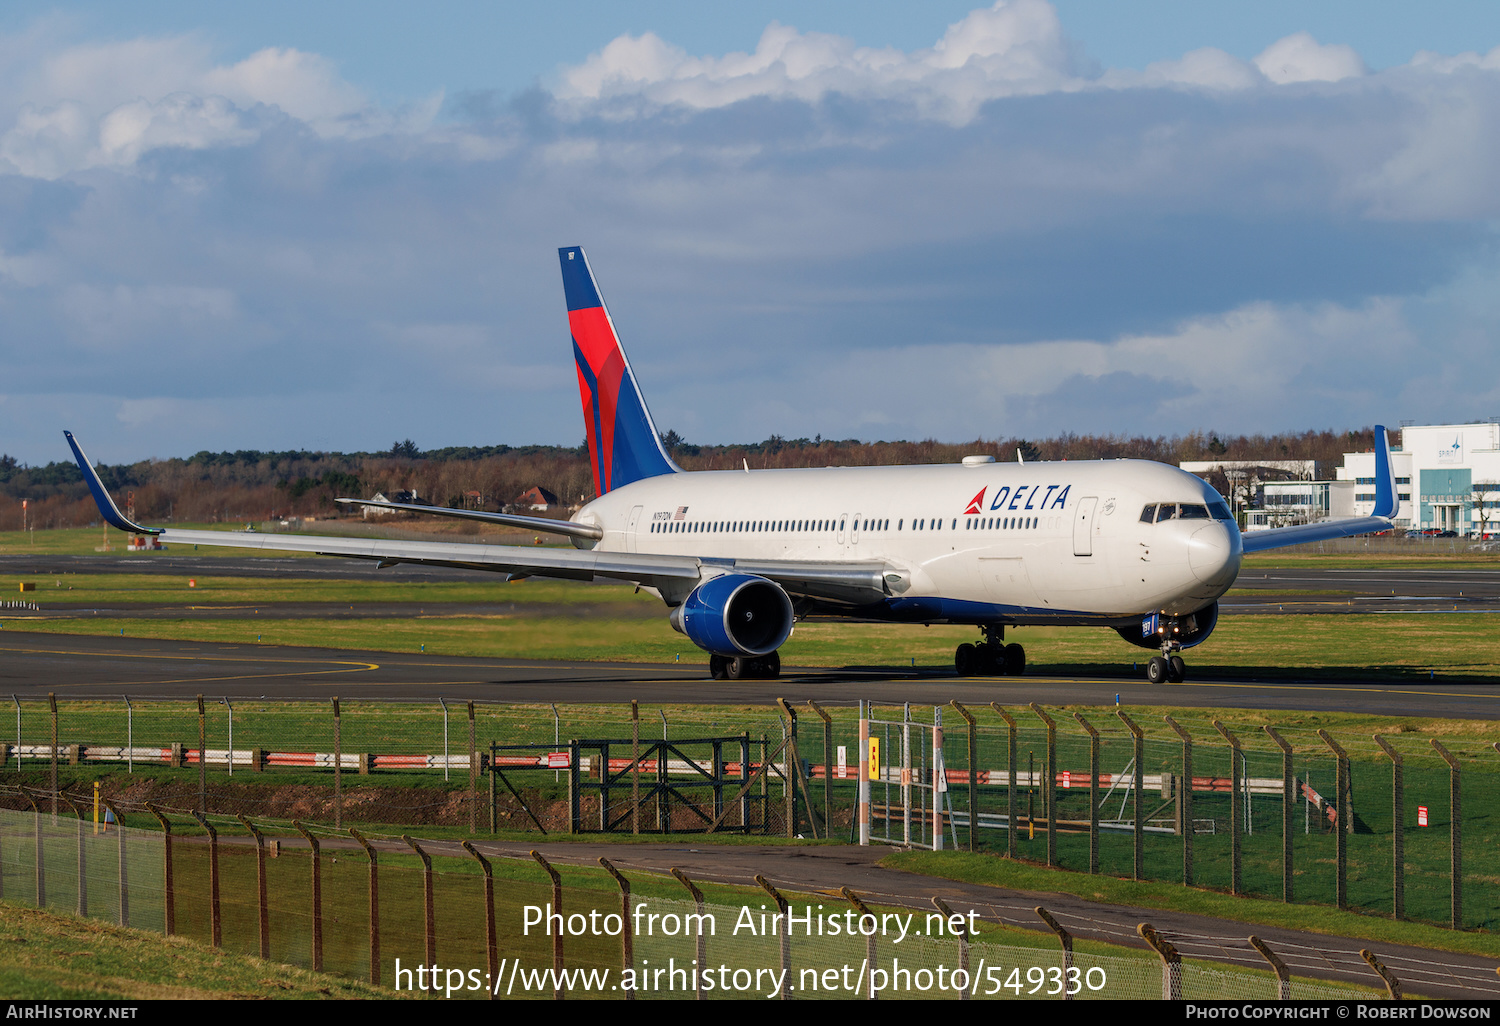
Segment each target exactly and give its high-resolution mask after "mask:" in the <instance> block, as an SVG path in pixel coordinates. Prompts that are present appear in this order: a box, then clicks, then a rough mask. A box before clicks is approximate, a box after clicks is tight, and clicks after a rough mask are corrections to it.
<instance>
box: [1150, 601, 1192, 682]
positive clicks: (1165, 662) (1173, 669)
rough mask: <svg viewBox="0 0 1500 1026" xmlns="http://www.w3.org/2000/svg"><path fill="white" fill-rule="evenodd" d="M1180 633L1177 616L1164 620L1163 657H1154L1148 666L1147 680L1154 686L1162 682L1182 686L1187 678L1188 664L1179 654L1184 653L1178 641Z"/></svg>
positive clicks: (1162, 633)
mask: <svg viewBox="0 0 1500 1026" xmlns="http://www.w3.org/2000/svg"><path fill="white" fill-rule="evenodd" d="M1180 631H1181V625H1180V624H1179V623H1178V622H1177V618H1176V617H1175V616H1174V617H1164V618H1163V619H1162V625H1161V655H1159V656H1152V657H1151V661H1150V662H1148V663H1147V664H1146V680H1148V681H1149V682H1151V683H1152V684H1160V683H1161V682H1162V681H1166V682H1167V683H1169V684H1181V683H1182V682H1183V680H1184V679H1185V678H1186V677H1187V663H1185V662H1183V660H1182V656H1181V655H1179V654H1178V653H1180V652H1181V651H1182V643H1181V642H1180V641H1178V640H1177V637H1178V634H1179V633H1180Z"/></svg>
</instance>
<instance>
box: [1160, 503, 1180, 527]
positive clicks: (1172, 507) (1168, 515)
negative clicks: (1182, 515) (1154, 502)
mask: <svg viewBox="0 0 1500 1026" xmlns="http://www.w3.org/2000/svg"><path fill="white" fill-rule="evenodd" d="M1176 516H1177V505H1176V504H1175V503H1171V502H1164V503H1162V504H1161V507H1160V508H1159V509H1158V510H1157V511H1156V522H1157V523H1158V524H1159V523H1161V522H1162V521H1163V520H1171V519H1173V518H1174V517H1176Z"/></svg>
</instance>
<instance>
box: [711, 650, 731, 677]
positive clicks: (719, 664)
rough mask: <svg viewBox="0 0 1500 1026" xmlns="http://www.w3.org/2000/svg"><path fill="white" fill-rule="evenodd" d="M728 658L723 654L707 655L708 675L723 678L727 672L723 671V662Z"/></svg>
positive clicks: (726, 675)
mask: <svg viewBox="0 0 1500 1026" xmlns="http://www.w3.org/2000/svg"><path fill="white" fill-rule="evenodd" d="M728 662H729V660H728V658H726V657H725V656H721V655H711V656H709V657H708V675H709V676H710V677H712V678H713V679H714V680H723V679H724V678H726V677H728V676H729V674H728V673H727V672H725V664H726V663H728Z"/></svg>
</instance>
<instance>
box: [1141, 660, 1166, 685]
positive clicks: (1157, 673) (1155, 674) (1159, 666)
mask: <svg viewBox="0 0 1500 1026" xmlns="http://www.w3.org/2000/svg"><path fill="white" fill-rule="evenodd" d="M1169 669H1170V667H1169V666H1168V664H1167V661H1166V660H1165V659H1163V658H1162V657H1161V656H1152V657H1151V661H1150V662H1149V663H1147V664H1146V680H1147V681H1149V682H1150V683H1152V684H1160V683H1161V682H1162V681H1164V680H1166V679H1167V673H1168V671H1169Z"/></svg>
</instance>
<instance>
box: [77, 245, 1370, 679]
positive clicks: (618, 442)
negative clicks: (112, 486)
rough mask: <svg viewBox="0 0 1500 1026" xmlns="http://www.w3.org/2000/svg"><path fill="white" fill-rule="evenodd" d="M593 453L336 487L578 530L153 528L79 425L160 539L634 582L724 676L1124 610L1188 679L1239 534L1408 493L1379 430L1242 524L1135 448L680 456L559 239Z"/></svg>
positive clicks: (1016, 657) (1319, 535) (991, 643)
mask: <svg viewBox="0 0 1500 1026" xmlns="http://www.w3.org/2000/svg"><path fill="white" fill-rule="evenodd" d="M558 252H559V256H560V258H561V263H562V276H563V286H564V293H565V295H566V299H567V305H568V321H569V325H570V327H571V329H572V335H573V356H574V360H575V362H576V364H577V369H578V384H579V391H580V394H581V397H582V401H583V414H584V422H585V424H586V426H587V431H588V444H589V455H590V458H591V459H592V461H593V470H594V479H595V485H596V488H597V491H598V495H599V497H598V498H597V499H594V500H593V501H592V502H590V503H588V504H587V505H585V506H584V507H583V508H582V509H580V510H579V511H578V512H577V513H576V514H575V515H574V516H573V518H572V520H571V521H557V520H548V519H544V518H539V517H526V516H514V515H509V514H503V513H486V512H479V511H474V510H456V509H444V508H437V507H430V506H418V505H410V504H402V503H394V502H373V501H368V500H360V499H340V500H339V501H340V502H346V503H353V504H358V505H362V506H380V507H383V508H387V509H401V510H411V511H414V512H420V513H428V514H437V515H441V516H450V517H461V518H465V519H469V520H481V521H487V522H490V523H499V524H508V525H513V526H518V527H523V528H525V529H527V530H536V531H545V532H550V533H554V534H561V535H564V536H565V537H567V538H569V539H570V540H571V542H572V544H573V546H574V548H573V549H529V548H521V547H517V546H509V545H480V544H468V543H449V542H412V541H374V540H364V539H351V538H330V537H314V536H297V535H257V534H250V533H233V534H231V533H225V532H220V531H182V530H177V529H175V528H167V529H165V530H159V529H154V528H149V527H144V526H142V525H139V524H136V523H133V522H131V521H130V520H128V519H126V518H125V517H124V516H123V515H122V514H121V513H120V511H119V509H118V507H116V506H115V504H114V502H113V500H111V499H110V497H109V495H108V493H107V492H106V491H105V490H104V486H103V485H102V484H101V482H100V480H99V477H98V475H97V474H96V473H95V472H94V470H93V468H92V466H91V465H90V464H89V461H88V458H87V457H85V456H84V454H83V450H82V449H81V448H79V446H78V443H77V442H76V441H75V440H74V438H73V435H72V433H71V432H67V433H66V434H67V438H68V444H69V445H71V446H72V449H73V454H74V456H75V458H76V459H77V461H78V465H79V467H80V469H81V470H82V471H83V474H84V477H85V479H86V480H87V481H88V483H89V487H90V488H91V489H92V491H93V494H94V498H95V501H96V502H97V503H98V504H99V509H100V512H101V513H102V514H103V516H104V518H105V519H106V520H107V521H108V522H109V523H110V524H112V525H114V526H115V527H118V528H120V529H122V530H125V531H131V532H136V533H140V534H154V535H160V536H161V540H162V541H163V542H167V543H173V542H178V543H184V544H200V545H227V546H235V547H239V548H249V549H263V550H283V551H302V552H316V553H320V554H323V555H330V556H344V557H352V558H356V559H367V560H375V561H377V562H378V564H379V565H380V566H383V567H384V566H392V565H395V564H397V563H423V564H429V565H441V566H457V567H467V568H474V569H482V570H493V571H495V572H497V573H501V574H504V575H506V576H507V578H519V577H528V576H536V577H560V578H568V579H573V580H585V581H588V580H597V579H608V580H619V581H632V582H635V583H636V584H638V585H640V586H642V587H644V588H647V589H650V590H651V591H653V592H655V593H656V594H657V595H659V596H660V597H661V598H662V599H663V600H664V601H665V603H666V605H667V606H668V607H669V608H670V611H671V612H670V618H671V623H672V626H673V627H675V628H676V629H677V630H679V631H681V632H682V633H683V634H685V635H687V637H688V638H690V639H691V640H692V642H693V643H694V644H696V645H697V646H698V647H699V648H701V649H703V650H704V651H706V652H707V653H709V667H710V670H711V672H712V674H713V676H714V677H715V678H726V677H727V678H730V679H739V678H742V677H757V676H759V677H774V676H776V675H777V674H778V673H779V672H780V665H781V661H780V658H779V656H778V654H777V650H778V649H779V648H780V647H781V645H782V644H783V643H784V642H785V641H786V640H787V638H788V637H789V636H790V635H791V633H792V628H793V625H794V624H795V622H796V621H797V620H799V619H802V618H804V617H807V616H820V617H841V618H847V619H852V620H880V621H888V622H889V621H894V622H901V623H924V624H931V623H955V624H972V625H974V626H976V627H978V628H979V630H980V632H981V637H980V638H979V639H976V640H977V643H976V644H964V645H960V646H959V647H958V650H957V652H956V653H955V656H954V663H955V666H956V668H957V670H958V672H959V673H960V674H964V675H986V674H1019V673H1021V672H1022V670H1023V669H1024V667H1025V661H1026V657H1025V653H1024V652H1023V651H1022V649H1021V646H1019V645H1016V644H1005V642H1004V636H1005V628H1006V627H1007V626H1016V625H1022V624H1068V625H1087V626H1104V627H1112V628H1114V629H1115V630H1116V631H1117V632H1119V634H1120V636H1121V637H1122V638H1124V639H1125V640H1126V641H1128V642H1130V643H1131V644H1133V645H1137V646H1139V647H1141V648H1145V649H1152V650H1156V651H1158V652H1159V653H1160V654H1159V655H1156V656H1154V657H1153V658H1152V659H1151V660H1150V661H1149V662H1148V663H1147V664H1146V676H1147V678H1148V679H1149V680H1151V681H1152V682H1153V683H1155V682H1160V681H1162V680H1172V681H1180V680H1182V679H1183V675H1184V672H1185V669H1186V668H1185V666H1184V664H1183V660H1182V656H1181V654H1180V653H1181V650H1182V649H1185V648H1190V647H1192V646H1193V645H1197V644H1199V643H1201V642H1202V641H1203V640H1204V639H1205V638H1207V637H1208V635H1209V633H1210V632H1211V631H1212V630H1213V629H1214V624H1215V623H1216V621H1217V619H1218V609H1219V606H1218V599H1219V597H1220V596H1221V595H1223V594H1224V592H1225V591H1227V590H1228V589H1229V587H1230V586H1231V585H1232V584H1233V583H1234V579H1235V575H1236V574H1237V573H1238V572H1239V567H1240V558H1241V556H1242V554H1243V553H1245V552H1253V551H1258V550H1261V549H1271V548H1279V547H1282V546H1288V545H1300V544H1302V543H1304V542H1312V541H1321V540H1323V539H1328V538H1338V537H1345V536H1349V535H1356V534H1366V533H1370V532H1373V531H1383V530H1387V529H1388V528H1390V526H1391V521H1390V519H1389V518H1390V517H1391V516H1393V515H1394V514H1395V511H1396V490H1395V479H1394V477H1393V474H1392V469H1391V460H1390V449H1389V443H1388V441H1387V439H1386V435H1385V430H1384V428H1380V427H1377V428H1376V445H1377V455H1376V467H1377V485H1376V493H1377V501H1376V504H1375V515H1374V516H1370V517H1361V518H1357V519H1349V520H1334V521H1323V522H1320V523H1316V524H1309V525H1304V526H1299V527H1287V528H1281V529H1277V530H1270V531H1259V532H1254V533H1252V534H1250V535H1248V536H1244V537H1242V536H1241V535H1240V532H1239V529H1238V527H1237V526H1236V524H1235V522H1234V519H1233V517H1232V516H1231V515H1230V512H1229V509H1228V507H1226V506H1225V504H1224V500H1223V499H1222V498H1221V497H1220V496H1219V494H1218V493H1217V492H1215V491H1214V490H1213V489H1212V488H1211V487H1209V485H1208V484H1206V483H1205V482H1204V481H1202V480H1201V479H1199V478H1197V477H1194V476H1193V475H1191V474H1188V473H1185V472H1184V471H1181V470H1178V469H1177V468H1175V467H1170V466H1166V465H1165V464H1161V463H1151V462H1146V461H1142V460H1101V461H1094V462H1088V461H1084V462H1075V461H1069V462H1063V463H1045V462H1043V463H1023V462H1017V463H997V462H995V461H994V459H993V458H992V457H989V456H969V457H966V458H965V459H964V460H963V462H962V463H960V464H954V465H943V466H916V467H829V468H823V469H806V470H750V469H749V468H748V467H746V468H745V469H744V470H736V471H706V472H696V473H685V472H683V471H682V470H681V469H680V468H678V467H677V466H676V465H675V464H674V463H673V462H672V460H671V458H670V457H669V456H668V454H667V453H666V451H665V450H664V449H663V447H662V444H661V441H660V436H659V435H658V433H657V430H656V426H655V425H654V424H653V423H652V421H651V415H650V413H649V412H647V410H646V404H645V401H644V400H643V399H642V397H641V393H640V389H639V388H638V387H637V384H636V380H635V375H634V374H633V373H632V372H631V369H630V362H629V360H628V359H626V356H625V350H624V349H623V348H622V347H621V345H620V341H619V337H618V335H617V334H616V332H615V327H614V322H613V321H612V320H611V318H610V316H609V312H608V310H607V309H606V308H605V306H604V301H603V299H602V298H601V297H600V295H599V290H598V286H597V284H596V283H595V281H594V276H593V272H592V270H591V269H590V268H589V264H588V260H587V258H586V257H585V256H584V254H583V250H582V249H580V248H578V247H569V248H567V249H562V250H559V251H558Z"/></svg>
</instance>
